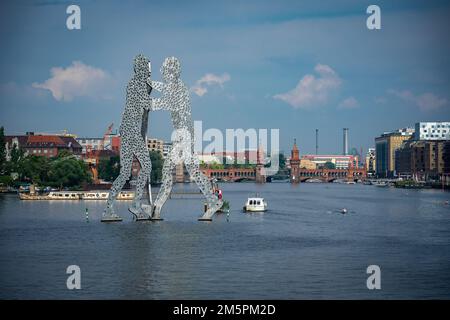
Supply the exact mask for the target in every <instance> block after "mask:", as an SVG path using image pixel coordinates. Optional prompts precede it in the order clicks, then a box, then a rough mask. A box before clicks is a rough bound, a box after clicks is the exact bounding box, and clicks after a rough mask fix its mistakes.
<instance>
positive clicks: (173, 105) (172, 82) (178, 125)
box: [151, 57, 222, 219]
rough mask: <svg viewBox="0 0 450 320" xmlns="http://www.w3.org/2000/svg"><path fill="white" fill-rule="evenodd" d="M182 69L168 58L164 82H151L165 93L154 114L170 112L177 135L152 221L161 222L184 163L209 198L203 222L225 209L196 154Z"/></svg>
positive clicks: (154, 102) (157, 100)
mask: <svg viewBox="0 0 450 320" xmlns="http://www.w3.org/2000/svg"><path fill="white" fill-rule="evenodd" d="M180 74H181V66H180V62H179V61H178V59H177V58H175V57H168V58H166V59H165V60H164V63H163V65H162V67H161V75H162V78H163V80H164V82H157V81H151V87H152V88H153V89H155V90H157V91H159V92H161V98H151V101H152V107H151V110H168V111H170V114H171V118H172V124H173V127H174V132H173V134H172V150H171V151H170V153H169V155H168V156H167V157H166V159H165V161H164V165H163V170H162V185H161V188H160V190H159V193H158V196H157V198H156V200H155V206H154V210H153V215H152V218H154V219H159V218H160V216H161V208H162V206H163V205H164V203H165V202H166V201H167V198H168V197H169V195H170V193H171V191H172V185H173V181H172V178H173V177H172V170H173V169H174V168H175V166H176V165H177V164H178V163H184V165H185V166H186V169H187V171H188V172H189V174H190V176H191V178H193V180H194V181H195V183H196V184H197V186H198V187H199V189H200V190H201V192H202V193H203V195H204V196H205V198H206V201H207V205H208V209H207V211H206V212H205V214H204V215H203V218H207V219H209V218H211V217H212V215H213V214H214V213H215V212H216V211H217V210H218V209H220V208H221V207H222V201H221V200H219V199H218V198H217V196H216V195H215V194H214V193H213V189H212V185H211V182H210V181H209V179H208V178H207V177H206V176H205V175H204V174H203V173H202V172H201V171H200V167H199V160H198V157H197V156H196V155H195V153H194V123H193V121H192V114H191V103H190V96H189V90H188V88H187V86H186V85H185V84H184V83H183V81H181V79H180Z"/></svg>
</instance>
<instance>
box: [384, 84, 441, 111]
mask: <svg viewBox="0 0 450 320" xmlns="http://www.w3.org/2000/svg"><path fill="white" fill-rule="evenodd" d="M388 93H390V94H392V95H394V96H396V97H398V98H400V99H402V100H404V101H406V102H410V103H412V104H414V105H416V106H418V107H419V108H420V110H422V111H431V110H436V109H439V108H441V107H443V106H445V105H447V104H448V100H447V99H446V98H442V97H438V96H437V95H435V94H433V93H429V92H426V93H423V94H420V95H415V94H414V93H412V92H411V91H409V90H393V89H390V90H388Z"/></svg>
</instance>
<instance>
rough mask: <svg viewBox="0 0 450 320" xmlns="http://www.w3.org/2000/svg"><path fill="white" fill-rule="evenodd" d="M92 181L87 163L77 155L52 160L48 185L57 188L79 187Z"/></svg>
mask: <svg viewBox="0 0 450 320" xmlns="http://www.w3.org/2000/svg"><path fill="white" fill-rule="evenodd" d="M89 182H91V176H90V174H89V169H88V167H87V165H86V164H85V163H84V162H83V161H82V160H78V159H76V158H75V157H73V156H71V157H56V158H55V159H52V160H51V161H50V170H49V172H48V185H50V186H53V187H57V188H60V189H62V188H71V187H72V188H79V187H80V186H81V185H82V184H83V183H89Z"/></svg>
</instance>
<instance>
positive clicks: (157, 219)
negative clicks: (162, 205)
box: [150, 218, 164, 221]
mask: <svg viewBox="0 0 450 320" xmlns="http://www.w3.org/2000/svg"><path fill="white" fill-rule="evenodd" d="M150 220H151V221H164V219H163V218H150Z"/></svg>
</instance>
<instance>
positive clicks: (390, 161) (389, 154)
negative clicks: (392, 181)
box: [375, 128, 414, 178]
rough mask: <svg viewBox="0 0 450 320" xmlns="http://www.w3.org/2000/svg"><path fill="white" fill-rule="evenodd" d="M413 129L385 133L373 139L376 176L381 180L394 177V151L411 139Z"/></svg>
mask: <svg viewBox="0 0 450 320" xmlns="http://www.w3.org/2000/svg"><path fill="white" fill-rule="evenodd" d="M413 134H414V129H412V128H404V129H399V130H397V131H393V132H385V133H383V134H382V135H381V136H379V137H376V138H375V154H376V159H375V162H376V174H377V176H378V177H381V178H390V177H394V176H395V174H396V173H395V151H396V150H397V149H398V148H400V146H401V145H402V143H403V142H404V141H406V140H409V139H412V137H413Z"/></svg>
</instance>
